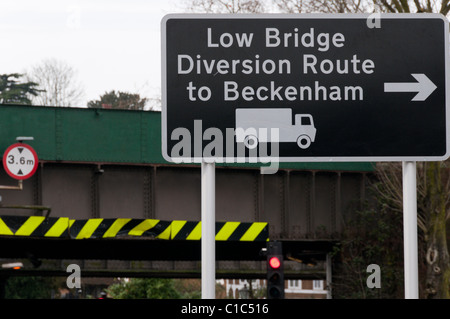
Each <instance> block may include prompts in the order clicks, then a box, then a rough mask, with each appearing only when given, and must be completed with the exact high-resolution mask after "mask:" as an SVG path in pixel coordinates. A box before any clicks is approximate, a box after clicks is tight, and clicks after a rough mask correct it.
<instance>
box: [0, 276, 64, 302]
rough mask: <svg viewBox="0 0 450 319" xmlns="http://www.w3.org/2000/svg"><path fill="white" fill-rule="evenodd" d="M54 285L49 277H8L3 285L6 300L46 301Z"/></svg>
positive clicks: (54, 287)
mask: <svg viewBox="0 0 450 319" xmlns="http://www.w3.org/2000/svg"><path fill="white" fill-rule="evenodd" d="M55 289H56V284H55V282H54V281H53V279H52V278H50V277H10V278H8V279H7V281H6V285H5V298H6V299H48V298H51V297H52V291H54V290H55Z"/></svg>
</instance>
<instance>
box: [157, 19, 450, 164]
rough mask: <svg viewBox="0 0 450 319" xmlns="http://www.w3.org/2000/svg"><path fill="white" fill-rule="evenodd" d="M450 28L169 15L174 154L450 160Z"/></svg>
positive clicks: (166, 128)
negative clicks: (448, 98) (449, 151)
mask: <svg viewBox="0 0 450 319" xmlns="http://www.w3.org/2000/svg"><path fill="white" fill-rule="evenodd" d="M448 29H449V24H448V21H447V20H446V18H445V17H443V16H442V15H438V14H382V15H380V14H374V15H362V14H354V15H349V14H345V15H340V14H333V15H168V16H166V17H165V18H164V19H163V21H162V103H163V104H162V139H163V140H162V148H163V155H164V157H165V158H166V159H167V160H171V161H186V162H187V161H201V159H202V158H205V157H216V159H217V160H218V161H219V162H220V161H222V160H223V161H225V162H227V161H228V162H231V161H233V160H239V159H241V160H242V159H243V158H246V159H249V158H256V157H258V158H263V157H265V156H271V155H277V156H278V157H279V161H284V162H296V161H304V162H312V161H405V160H414V161H422V160H443V159H446V158H447V157H448V149H449V148H448V144H449V138H448V137H449V134H448V129H447V126H446V123H447V122H448V120H449V113H448V107H447V105H448V101H447V91H448V87H449V85H448V83H447V80H446V77H447V74H448V72H447V70H448V68H449V61H448V57H449V39H448V37H449V34H448V33H449V32H448Z"/></svg>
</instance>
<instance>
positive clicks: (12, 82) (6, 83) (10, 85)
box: [0, 73, 42, 105]
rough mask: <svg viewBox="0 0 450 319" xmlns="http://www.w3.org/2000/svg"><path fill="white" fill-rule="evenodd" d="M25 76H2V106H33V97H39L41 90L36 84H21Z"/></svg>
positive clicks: (0, 85) (0, 83)
mask: <svg viewBox="0 0 450 319" xmlns="http://www.w3.org/2000/svg"><path fill="white" fill-rule="evenodd" d="M22 76H23V74H19V73H12V74H0V104H26V105H31V99H30V97H31V96H37V95H38V94H39V93H40V92H42V91H41V90H38V89H37V88H36V87H37V86H38V84H37V83H35V82H20V81H19V78H20V77H22Z"/></svg>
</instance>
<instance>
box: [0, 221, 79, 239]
mask: <svg viewBox="0 0 450 319" xmlns="http://www.w3.org/2000/svg"><path fill="white" fill-rule="evenodd" d="M70 222H71V220H69V218H67V217H59V218H45V217H44V216H30V217H28V216H2V217H0V235H15V236H35V237H68V236H69V228H70Z"/></svg>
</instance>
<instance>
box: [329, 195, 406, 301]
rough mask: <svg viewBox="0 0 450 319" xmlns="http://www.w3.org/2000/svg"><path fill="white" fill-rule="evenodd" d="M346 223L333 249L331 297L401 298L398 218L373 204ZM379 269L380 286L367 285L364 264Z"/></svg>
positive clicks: (401, 281)
mask: <svg viewBox="0 0 450 319" xmlns="http://www.w3.org/2000/svg"><path fill="white" fill-rule="evenodd" d="M376 204H377V205H378V207H376V208H375V209H373V208H370V207H369V206H368V207H367V208H365V209H362V210H360V211H358V212H357V213H356V216H353V217H352V219H351V220H348V221H347V223H346V227H345V230H344V232H343V235H342V239H341V242H340V245H339V246H337V247H336V249H335V251H334V265H333V269H334V274H333V286H332V289H333V298H338V299H339V298H364V299H371V298H390V299H393V298H403V296H404V294H403V293H404V290H403V236H402V233H401V232H400V233H399V232H398V230H399V229H401V228H402V218H401V215H399V214H395V213H394V214H393V213H392V211H390V210H388V209H383V207H381V205H379V204H378V202H377V203H376ZM371 264H376V265H378V266H380V269H381V288H369V287H367V278H368V276H369V275H370V273H368V272H367V266H368V265H371Z"/></svg>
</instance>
